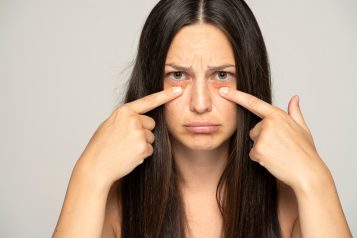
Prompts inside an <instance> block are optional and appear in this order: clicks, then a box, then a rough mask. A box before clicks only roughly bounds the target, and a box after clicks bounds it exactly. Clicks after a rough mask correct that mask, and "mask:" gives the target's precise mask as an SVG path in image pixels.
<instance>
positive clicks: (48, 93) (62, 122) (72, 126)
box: [0, 0, 357, 237]
mask: <svg viewBox="0 0 357 238" xmlns="http://www.w3.org/2000/svg"><path fill="white" fill-rule="evenodd" d="M156 2H157V1H148V0H145V1H139V0H137V1H130V2H129V1H118V0H115V1H114V0H107V1H99V0H97V1H95V0H88V1H79V0H76V1H74V0H71V1H70V0H61V1H54V0H27V1H20V0H11V1H10V0H0V110H1V119H0V120H1V121H0V122H1V123H0V160H1V161H0V174H1V180H0V192H1V195H0V237H49V236H50V235H51V234H52V231H53V229H54V227H55V225H56V222H57V219H58V216H59V213H60V209H61V207H62V203H63V199H64V195H65V192H66V189H67V185H68V181H69V178H70V175H71V172H72V168H73V166H74V164H75V162H76V160H77V159H78V158H79V156H80V154H81V153H82V151H83V150H84V148H85V146H86V145H87V143H88V141H89V139H90V137H91V136H92V134H93V133H94V131H95V130H96V128H97V126H98V125H99V124H100V123H101V122H102V121H103V120H105V119H106V118H107V116H109V115H110V113H111V112H112V110H113V109H114V108H115V105H116V104H117V102H118V100H119V99H121V96H122V89H123V83H124V82H125V81H126V80H127V78H128V75H129V73H130V70H131V67H128V66H130V62H131V61H132V60H133V59H134V56H135V54H136V47H137V43H138V38H139V35H140V31H141V29H142V26H143V23H144V21H145V19H146V17H147V15H148V13H149V12H150V10H151V9H152V7H153V6H154V5H155V4H156ZM248 4H249V5H250V6H251V8H252V10H253V12H254V14H255V15H256V17H257V20H258V22H259V24H260V27H261V29H262V32H263V35H264V37H265V41H266V44H267V48H268V52H269V56H270V60H271V68H272V81H273V82H272V83H273V104H275V105H276V106H279V107H280V108H283V109H284V110H287V105H288V102H289V99H290V98H291V97H292V96H293V95H294V94H298V95H299V96H300V100H301V107H302V111H303V114H304V116H305V119H306V121H307V123H308V125H309V127H310V129H311V131H312V134H313V136H314V140H315V143H316V146H317V149H318V152H319V154H320V155H321V157H322V158H323V160H324V161H325V163H326V164H327V165H328V167H329V168H330V170H331V172H332V173H333V176H334V179H335V183H336V185H337V188H338V192H339V196H340V199H341V202H342V206H343V208H344V212H345V214H346V216H347V220H348V222H349V225H350V227H351V230H352V232H353V234H354V235H356V234H357V208H356V202H357V191H356V185H355V183H356V181H357V173H356V167H357V166H356V165H357V163H356V159H357V157H356V148H357V143H356V134H357V126H356V122H357V107H356V102H357V94H356V93H355V91H356V90H357V87H356V86H357V83H356V80H357V67H356V61H357V60H356V57H357V46H356V42H357V27H356V23H357V14H356V12H357V2H356V1H353V0H343V1H338V0H334V1H331V0H315V1H285V0H270V1H265V0H264V1H263V0H261V1H254V2H253V1H248ZM127 67H128V68H127ZM126 68H127V69H126Z"/></svg>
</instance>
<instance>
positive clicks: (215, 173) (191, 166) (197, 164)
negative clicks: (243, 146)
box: [172, 141, 229, 194]
mask: <svg viewBox="0 0 357 238" xmlns="http://www.w3.org/2000/svg"><path fill="white" fill-rule="evenodd" d="M228 146H229V142H228V141H227V142H225V143H223V144H222V145H221V146H220V147H218V148H215V149H214V150H191V149H189V148H187V147H186V146H184V145H182V144H180V143H177V141H176V143H173V146H172V150H173V155H174V159H175V162H176V166H177V169H178V172H179V174H180V183H179V184H180V187H181V189H183V191H188V192H190V193H200V194H202V193H213V192H214V193H215V192H216V188H217V185H218V182H219V179H220V177H221V175H222V173H223V171H224V168H225V166H226V164H227V161H228Z"/></svg>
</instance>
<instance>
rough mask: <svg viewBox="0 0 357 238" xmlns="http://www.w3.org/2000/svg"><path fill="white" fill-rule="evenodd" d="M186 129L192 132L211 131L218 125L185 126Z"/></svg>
mask: <svg viewBox="0 0 357 238" xmlns="http://www.w3.org/2000/svg"><path fill="white" fill-rule="evenodd" d="M185 127H186V129H187V130H189V131H190V132H193V133H212V132H214V131H216V130H217V129H218V127H219V126H185Z"/></svg>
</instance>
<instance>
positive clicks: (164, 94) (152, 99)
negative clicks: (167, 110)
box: [127, 87, 182, 114]
mask: <svg viewBox="0 0 357 238" xmlns="http://www.w3.org/2000/svg"><path fill="white" fill-rule="evenodd" d="M181 92H182V88H181V87H172V88H169V89H165V90H162V91H160V92H157V93H153V94H150V95H147V96H145V97H142V98H139V99H137V100H135V101H132V102H129V103H127V105H128V106H129V107H130V108H131V109H132V110H133V111H134V112H136V113H138V114H144V113H146V112H148V111H151V110H153V109H154V108H156V107H158V106H160V105H162V104H165V103H167V102H169V101H171V100H172V99H174V98H176V97H177V96H178V95H180V94H181Z"/></svg>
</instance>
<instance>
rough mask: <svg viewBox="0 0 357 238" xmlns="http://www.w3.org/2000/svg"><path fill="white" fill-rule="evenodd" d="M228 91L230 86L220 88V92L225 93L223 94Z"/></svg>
mask: <svg viewBox="0 0 357 238" xmlns="http://www.w3.org/2000/svg"><path fill="white" fill-rule="evenodd" d="M228 91H229V88H227V87H223V88H220V89H219V92H220V93H223V94H227V93H228Z"/></svg>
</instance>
